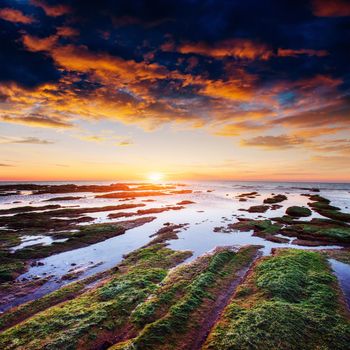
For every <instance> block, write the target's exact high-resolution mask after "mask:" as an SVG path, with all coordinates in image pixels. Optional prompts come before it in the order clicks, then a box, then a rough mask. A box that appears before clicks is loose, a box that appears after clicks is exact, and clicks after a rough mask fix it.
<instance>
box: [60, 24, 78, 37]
mask: <svg viewBox="0 0 350 350" xmlns="http://www.w3.org/2000/svg"><path fill="white" fill-rule="evenodd" d="M57 35H59V36H62V37H71V36H76V35H79V31H78V30H77V29H75V28H72V27H67V26H62V27H57Z"/></svg>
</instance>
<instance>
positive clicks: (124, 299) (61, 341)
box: [0, 244, 191, 350]
mask: <svg viewBox="0 0 350 350" xmlns="http://www.w3.org/2000/svg"><path fill="white" fill-rule="evenodd" d="M190 254H191V253H189V252H175V251H172V250H170V249H168V248H166V247H164V245H162V244H158V245H154V246H152V247H147V248H141V249H139V250H137V251H135V252H133V253H131V254H129V255H128V256H127V257H126V259H125V260H124V261H123V263H122V264H120V266H119V268H118V269H117V271H116V272H115V274H114V275H113V277H112V278H111V279H110V280H109V281H108V282H106V283H104V284H103V285H102V286H100V287H97V288H96V289H93V290H91V291H88V292H85V293H83V294H81V295H79V296H77V297H76V298H74V299H73V300H68V301H65V302H64V303H62V304H59V305H57V306H53V307H51V308H48V309H47V310H45V311H42V312H39V313H38V314H36V315H34V316H32V317H30V318H29V319H27V320H26V321H24V322H22V323H21V324H18V325H16V326H13V327H11V328H9V329H7V330H5V331H4V332H3V333H2V334H1V335H0V347H1V348H2V349H4V350H10V349H21V348H22V349H26V350H27V349H28V350H30V349H33V350H34V349H50V350H54V349H57V350H58V349H59V350H63V349H76V348H77V347H78V343H79V346H81V344H84V346H83V348H84V349H95V348H96V347H97V348H98V346H101V341H102V342H103V341H104V340H103V338H104V337H105V336H106V334H109V336H110V337H113V334H115V332H117V331H118V330H121V328H122V327H123V326H125V324H126V322H127V320H128V317H129V315H130V314H131V312H132V310H133V309H135V307H136V306H137V305H138V304H139V303H140V302H142V301H144V300H145V299H146V298H147V297H148V296H149V295H150V294H151V293H152V292H154V291H155V290H156V289H157V288H158V284H159V282H161V281H162V280H163V279H164V277H165V276H166V274H167V271H168V269H169V268H171V267H173V266H175V265H176V264H178V263H179V262H181V261H183V260H184V259H185V258H187V257H188V256H189V255H190ZM100 337H101V338H100Z"/></svg>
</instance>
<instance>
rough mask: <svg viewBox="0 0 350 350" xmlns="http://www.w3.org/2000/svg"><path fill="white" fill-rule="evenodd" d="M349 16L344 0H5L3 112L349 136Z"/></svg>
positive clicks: (274, 139) (16, 119)
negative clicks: (98, 0)
mask: <svg viewBox="0 0 350 350" xmlns="http://www.w3.org/2000/svg"><path fill="white" fill-rule="evenodd" d="M272 9H273V10H272ZM349 14H350V12H349V6H348V2H346V1H341V0H337V1H323V0H315V1H311V0H310V1H306V2H304V3H299V2H281V1H277V0H269V1H268V2H267V3H264V2H261V1H254V0H248V1H241V2H240V1H212V2H203V1H199V0H198V1H186V0H177V1H175V0H174V1H172V0H171V1H167V2H166V3H162V2H158V1H156V2H152V1H151V2H150V1H137V2H134V1H126V0H125V1H124V0H121V1H116V2H113V1H112V2H111V1H102V2H91V1H71V0H63V1H55V0H47V1H44V0H31V1H29V2H20V1H17V2H13V1H12V2H11V1H7V0H1V2H0V22H1V25H2V30H1V32H0V40H1V43H2V44H1V45H2V52H1V56H0V65H1V67H2V70H1V73H0V83H1V84H0V121H2V122H6V123H16V124H22V125H26V126H31V127H50V128H53V129H55V128H63V129H64V128H73V127H74V126H75V125H76V124H77V122H79V121H80V120H89V121H94V122H96V121H103V120H113V121H118V122H122V123H123V124H135V125H138V126H141V127H142V128H143V129H145V130H154V129H157V128H159V127H161V126H162V125H164V124H170V123H171V124H176V125H178V124H181V125H182V126H183V127H185V128H203V129H205V130H206V131H207V132H208V134H209V135H211V136H212V135H218V136H224V137H232V138H234V140H236V139H238V141H241V143H240V145H241V146H243V147H245V146H255V147H261V148H264V149H270V150H272V149H278V148H283V149H285V148H288V147H295V146H297V145H299V146H300V147H310V145H311V144H313V143H312V142H311V141H313V140H314V139H316V138H317V137H320V136H322V134H327V135H328V136H330V135H331V136H332V137H334V138H338V139H339V137H340V136H339V135H338V134H339V133H341V132H346V131H347V130H348V129H349V126H350V123H349V112H350V98H349V95H350V70H349V64H348V62H349V60H350V47H349V42H350V41H349V32H348V27H349V23H350V17H349ZM329 17H332V18H329ZM320 33H321V34H320ZM271 135H279V136H271ZM288 135H293V136H288ZM77 137H78V138H83V139H85V140H87V141H94V142H104V141H106V140H107V142H110V143H113V144H114V145H115V144H116V141H115V140H114V141H113V142H111V141H110V140H109V139H108V138H105V137H103V136H102V137H101V136H98V135H97V133H96V135H95V134H93V135H92V136H91V135H87V136H86V135H85V136H81V135H80V136H79V135H78V136H77ZM305 140H307V142H306V141H305ZM128 141H129V140H125V142H124V141H123V140H122V141H120V143H123V142H124V143H125V145H126V144H129V143H128ZM120 143H118V141H117V144H118V145H121V144H120ZM237 143H239V142H237ZM342 146H344V145H341V146H340V147H342ZM344 147H345V146H344ZM314 150H315V151H316V149H314Z"/></svg>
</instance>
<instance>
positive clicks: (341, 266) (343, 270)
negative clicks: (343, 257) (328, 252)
mask: <svg viewBox="0 0 350 350" xmlns="http://www.w3.org/2000/svg"><path fill="white" fill-rule="evenodd" d="M329 262H330V264H331V267H332V269H333V271H334V273H335V275H336V276H337V278H338V281H339V284H340V287H341V289H342V290H343V293H344V297H345V301H346V303H347V305H348V308H349V309H350V265H349V264H345V263H343V262H341V261H338V260H335V259H329Z"/></svg>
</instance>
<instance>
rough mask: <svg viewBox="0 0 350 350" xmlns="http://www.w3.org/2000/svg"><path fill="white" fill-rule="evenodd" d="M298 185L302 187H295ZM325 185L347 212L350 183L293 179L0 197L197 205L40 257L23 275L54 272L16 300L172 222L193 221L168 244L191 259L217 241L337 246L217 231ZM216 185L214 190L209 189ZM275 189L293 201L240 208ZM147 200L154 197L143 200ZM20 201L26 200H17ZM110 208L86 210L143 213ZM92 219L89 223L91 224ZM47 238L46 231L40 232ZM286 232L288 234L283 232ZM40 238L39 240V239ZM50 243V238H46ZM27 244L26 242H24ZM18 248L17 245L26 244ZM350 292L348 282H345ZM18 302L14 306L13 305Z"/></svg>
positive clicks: (102, 265) (88, 271) (88, 269)
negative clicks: (137, 193)
mask: <svg viewBox="0 0 350 350" xmlns="http://www.w3.org/2000/svg"><path fill="white" fill-rule="evenodd" d="M296 187H298V188H296ZM314 187H317V188H320V193H319V194H320V195H322V196H325V197H326V198H328V199H330V200H331V204H332V205H336V206H338V207H340V208H341V209H342V211H344V212H347V211H348V210H347V208H346V207H347V206H349V205H350V193H349V191H350V185H349V184H300V183H298V184H292V183H266V182H265V183H237V182H210V183H188V186H187V187H186V188H189V189H192V190H193V191H194V193H191V194H177V195H169V196H159V197H147V198H137V199H135V200H131V201H128V202H126V201H118V200H117V199H105V198H98V199H97V198H94V196H95V194H93V193H72V194H70V193H67V194H64V195H62V194H44V195H33V194H30V193H27V194H25V195H13V196H9V197H0V209H8V208H11V207H18V206H25V205H29V204H30V205H34V206H41V205H48V204H61V205H62V206H67V207H68V206H69V207H73V206H74V207H75V206H79V207H100V206H107V205H117V204H124V203H143V204H145V207H142V208H136V209H126V210H122V211H123V212H134V211H136V210H137V209H146V208H158V207H163V206H166V205H175V204H176V203H178V202H180V201H182V200H191V201H194V202H196V203H195V204H190V205H186V206H185V208H184V209H182V210H176V211H172V210H171V211H167V212H163V213H159V214H156V215H153V214H152V215H150V216H156V217H157V218H156V220H154V221H153V222H150V223H147V224H145V225H143V226H141V227H137V228H135V229H131V230H128V231H127V232H126V233H125V234H124V235H121V236H117V237H113V238H110V239H107V240H105V241H103V242H99V243H96V244H93V245H90V246H88V247H84V248H80V249H75V250H72V251H68V252H63V253H60V254H56V255H53V256H51V257H48V258H46V259H41V260H40V262H41V263H43V265H42V266H33V267H30V269H29V271H28V272H26V273H25V274H23V275H21V276H19V277H18V280H22V279H23V278H27V279H28V278H29V279H31V278H32V277H34V276H36V277H38V276H39V277H44V276H51V275H52V277H51V278H50V280H49V281H48V282H47V283H45V284H44V285H43V286H41V287H40V288H39V289H38V290H36V292H34V293H32V294H30V295H27V296H25V297H22V298H18V299H17V300H16V304H20V303H22V302H24V301H27V300H31V299H35V298H37V297H39V296H42V295H44V294H46V293H48V292H50V291H52V290H55V289H57V288H59V287H60V286H62V285H64V284H66V283H69V282H71V280H70V281H67V280H62V279H61V278H62V276H64V275H65V274H67V273H68V272H69V271H70V270H71V269H72V268H73V266H74V268H81V269H82V271H83V272H82V273H81V274H80V275H79V276H77V279H76V280H78V279H82V278H84V277H87V276H90V275H92V274H95V273H97V272H101V271H105V270H107V269H109V268H111V267H113V266H115V265H116V264H117V263H119V262H120V261H121V260H122V258H123V255H124V254H126V253H129V252H131V251H133V250H135V249H137V248H139V247H141V246H143V245H145V244H146V243H148V242H149V241H150V240H151V239H152V238H150V236H151V235H152V234H154V233H155V232H156V231H157V230H159V229H160V228H162V227H163V225H164V224H165V223H167V222H170V223H174V224H185V223H187V224H188V225H187V226H186V227H185V228H184V229H183V230H182V231H181V232H180V233H179V234H178V237H179V239H177V240H171V241H169V246H170V248H172V249H177V250H191V251H192V252H193V255H192V257H191V258H190V259H194V258H196V257H197V256H199V255H202V254H203V253H205V252H208V251H211V250H213V249H214V248H215V247H217V246H236V247H239V246H243V245H246V244H256V245H261V246H262V252H263V254H265V255H266V254H270V252H271V249H272V248H279V247H288V248H298V249H324V248H327V249H336V248H338V247H337V246H327V247H325V246H320V247H303V246H297V245H293V244H291V243H290V242H291V241H292V240H293V239H292V238H291V237H286V238H288V239H290V242H289V243H273V242H269V241H266V240H264V239H262V238H260V237H255V236H253V235H252V233H253V232H251V231H248V232H239V231H235V232H232V233H222V232H214V228H215V227H217V226H226V225H227V224H228V223H232V222H236V221H237V217H244V218H254V219H259V218H260V219H263V218H272V217H278V216H282V215H283V214H284V213H285V210H286V208H287V207H289V206H292V205H303V206H307V202H308V198H307V197H305V196H302V195H301V194H303V193H312V192H309V191H308V190H305V189H303V188H314ZM207 190H212V192H207ZM252 191H257V192H258V193H259V194H260V196H257V197H256V198H254V199H248V200H247V201H246V202H239V199H238V198H236V197H237V196H238V195H239V194H242V193H246V192H252ZM272 193H274V194H286V196H287V197H288V200H286V201H284V202H281V203H278V204H280V205H282V206H283V207H282V208H280V209H277V210H268V211H267V212H266V213H263V214H259V213H248V212H246V211H240V210H239V209H248V208H249V207H250V206H252V205H260V204H262V202H263V200H264V199H265V198H267V197H270V196H271V195H272ZM70 195H74V196H82V197H84V198H82V199H80V200H73V201H50V202H45V200H47V199H49V198H54V197H60V196H70ZM144 199H154V200H155V201H154V202H143V200H144ZM14 201H21V203H13V202H14ZM109 213H110V212H98V213H89V214H87V215H88V216H90V217H93V218H94V219H95V221H94V222H95V223H101V222H118V221H123V220H128V219H136V218H138V216H135V217H131V218H121V219H117V220H116V219H114V220H110V219H109V218H108V214H109ZM320 217H321V216H320V215H319V214H317V213H315V212H313V214H312V216H310V217H308V218H305V219H304V220H306V221H307V220H310V219H312V218H320ZM89 224H90V223H89ZM41 237H46V236H41ZM282 237H283V236H282ZM36 243H40V242H39V241H36ZM42 243H47V242H42ZM22 244H25V242H22ZM23 247H24V246H22V247H15V248H16V249H20V248H23ZM345 287H346V288H348V290H349V291H350V287H349V285H348V284H347V285H346V286H345ZM12 306H13V305H12Z"/></svg>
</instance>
